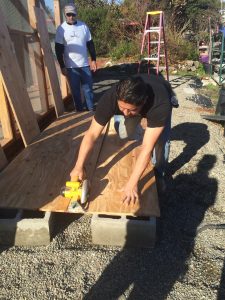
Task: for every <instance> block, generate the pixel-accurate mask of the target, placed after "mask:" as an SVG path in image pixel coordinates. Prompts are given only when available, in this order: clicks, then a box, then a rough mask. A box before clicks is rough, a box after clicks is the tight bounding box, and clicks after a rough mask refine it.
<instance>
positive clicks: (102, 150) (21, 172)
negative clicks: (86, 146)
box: [0, 113, 160, 216]
mask: <svg viewBox="0 0 225 300" xmlns="http://www.w3.org/2000/svg"><path fill="white" fill-rule="evenodd" d="M90 121H91V114H90V113H82V114H69V115H67V116H64V117H61V118H59V119H58V120H57V121H56V122H55V123H54V124H52V125H51V126H50V127H48V128H47V129H46V130H45V131H44V132H42V133H41V136H40V138H39V139H38V140H37V141H36V142H35V143H33V144H32V145H30V146H29V147H28V148H26V149H24V151H23V152H22V153H21V154H20V155H19V156H18V157H17V158H16V159H15V161H13V162H12V163H10V165H9V166H8V167H7V168H6V169H5V170H4V171H3V172H2V173H1V174H0V207H8V208H9V207H11V208H24V209H40V210H43V211H58V212H66V211H67V209H68V205H69V199H66V198H64V197H62V196H60V190H61V187H62V186H63V185H64V184H65V182H66V180H69V174H70V171H71V170H72V168H73V166H74V163H75V161H76V155H75V153H77V152H78V149H79V146H80V143H81V140H82V138H83V135H84V132H85V131H86V129H87V128H88V127H89V124H90ZM111 125H112V124H111ZM106 130H107V129H106V128H105V132H106ZM138 152H139V146H138V144H137V143H136V142H132V141H131V142H126V141H125V142H123V141H121V140H120V139H119V138H118V137H117V135H116V134H115V132H114V129H113V128H112V127H111V128H110V130H109V132H108V134H107V135H102V136H101V138H100V139H99V140H98V142H97V145H96V147H95V151H93V153H92V156H91V157H90V159H89V162H88V163H87V174H88V177H89V179H91V190H90V197H89V206H88V209H87V211H85V213H91V214H92V213H98V214H107V215H123V214H125V215H132V216H133V215H135V216H159V215H160V211H159V205H158V198H157V191H156V185H155V177H154V174H153V170H152V166H151V165H149V166H148V168H147V169H146V170H145V172H144V174H143V176H142V178H141V180H140V182H139V192H140V199H139V200H138V201H137V203H136V204H132V205H129V206H126V205H124V204H123V203H122V201H121V197H122V192H121V188H122V187H123V186H124V185H125V183H126V182H127V180H128V179H129V176H130V174H131V172H132V169H133V167H134V164H135V162H136V159H137V156H138ZM74 212H76V213H84V211H83V210H82V209H81V208H80V207H77V209H76V210H75V211H74Z"/></svg>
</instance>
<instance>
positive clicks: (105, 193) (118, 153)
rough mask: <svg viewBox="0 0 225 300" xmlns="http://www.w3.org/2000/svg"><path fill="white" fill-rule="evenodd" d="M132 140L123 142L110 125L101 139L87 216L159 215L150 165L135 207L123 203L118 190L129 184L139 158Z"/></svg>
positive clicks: (140, 182) (140, 186)
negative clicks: (93, 214) (106, 133)
mask: <svg viewBox="0 0 225 300" xmlns="http://www.w3.org/2000/svg"><path fill="white" fill-rule="evenodd" d="M139 152H140V147H139V145H138V144H137V142H135V141H133V142H132V141H130V142H127V141H125V142H123V141H121V140H120V139H119V138H118V136H117V135H116V133H115V130H114V128H113V122H111V126H110V130H109V134H108V135H107V137H106V138H105V140H104V143H103V146H102V151H101V153H100V157H99V161H98V167H97V168H96V170H95V173H94V176H93V180H92V183H91V190H90V197H89V207H88V212H89V213H98V214H107V215H123V214H126V215H135V216H159V215H160V210H159V204H158V196H157V189H156V183H155V177H154V173H153V168H152V165H151V164H149V166H148V167H147V168H146V170H145V172H144V174H143V175H142V177H141V179H140V181H139V185H138V190H139V195H140V197H139V199H138V201H136V203H135V204H130V205H129V206H128V205H125V204H124V203H123V202H122V192H121V189H122V188H123V187H124V185H125V184H126V182H127V181H128V179H129V177H130V175H131V173H132V170H133V168H134V165H135V162H136V159H137V157H138V155H139Z"/></svg>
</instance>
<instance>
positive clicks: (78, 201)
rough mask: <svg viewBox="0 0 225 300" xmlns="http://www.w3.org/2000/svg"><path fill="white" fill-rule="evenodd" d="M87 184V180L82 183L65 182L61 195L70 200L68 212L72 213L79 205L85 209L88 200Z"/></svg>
mask: <svg viewBox="0 0 225 300" xmlns="http://www.w3.org/2000/svg"><path fill="white" fill-rule="evenodd" d="M88 194H89V182H88V180H87V179H85V180H83V181H67V182H66V186H64V187H63V188H62V189H61V195H62V196H64V197H65V198H69V199H70V204H69V206H68V211H70V212H72V211H74V209H75V208H76V207H77V205H80V206H81V207H82V209H85V204H86V202H87V200H88Z"/></svg>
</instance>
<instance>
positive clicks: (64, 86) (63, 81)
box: [54, 0, 68, 98]
mask: <svg viewBox="0 0 225 300" xmlns="http://www.w3.org/2000/svg"><path fill="white" fill-rule="evenodd" d="M54 15H55V26H56V28H57V27H58V26H59V25H60V24H61V23H62V20H61V16H60V5H59V0H54ZM60 83H61V91H62V97H63V98H65V97H66V96H67V95H68V88H67V81H66V77H65V76H64V75H62V74H60Z"/></svg>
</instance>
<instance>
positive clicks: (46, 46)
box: [35, 7, 64, 117]
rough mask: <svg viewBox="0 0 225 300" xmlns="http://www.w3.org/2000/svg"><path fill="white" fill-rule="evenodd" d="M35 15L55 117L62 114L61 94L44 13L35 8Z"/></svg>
mask: <svg viewBox="0 0 225 300" xmlns="http://www.w3.org/2000/svg"><path fill="white" fill-rule="evenodd" d="M35 15H36V19H37V28H38V33H39V37H40V42H41V48H42V50H43V54H44V62H45V65H46V67H47V70H48V75H49V80H50V86H51V90H52V94H53V98H54V104H55V112H56V115H57V117H59V116H60V115H62V114H63V112H64V107H63V101H62V94H61V90H60V86H59V80H58V76H57V71H56V67H55V61H54V57H53V53H52V49H51V44H50V41H49V36H48V30H47V25H46V20H45V16H44V13H43V11H42V9H41V8H38V7H35Z"/></svg>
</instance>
